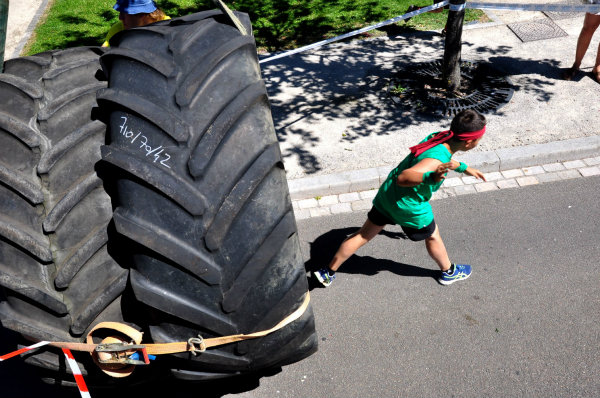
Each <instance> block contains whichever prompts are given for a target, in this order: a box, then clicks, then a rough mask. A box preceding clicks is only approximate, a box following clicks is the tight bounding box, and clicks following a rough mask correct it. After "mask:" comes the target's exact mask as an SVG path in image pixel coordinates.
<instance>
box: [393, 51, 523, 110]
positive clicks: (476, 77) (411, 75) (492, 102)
mask: <svg viewBox="0 0 600 398" xmlns="http://www.w3.org/2000/svg"><path fill="white" fill-rule="evenodd" d="M460 72H461V87H460V88H459V89H458V90H457V92H454V93H449V92H447V91H446V90H445V89H444V88H443V87H444V86H443V82H442V63H441V61H432V62H424V63H419V64H413V65H410V66H409V67H407V68H406V69H405V70H403V71H401V72H399V73H398V74H397V75H396V76H395V77H394V78H393V79H392V80H391V81H390V84H389V86H388V94H389V96H390V98H391V99H392V101H393V102H394V103H395V104H397V105H398V106H400V107H402V108H405V109H407V110H408V109H410V110H411V111H414V112H421V113H429V114H437V115H441V116H445V117H452V116H454V115H456V114H457V113H459V112H460V111H463V110H465V109H474V110H476V111H477V112H479V113H491V112H494V111H496V110H498V109H499V108H501V107H502V106H504V105H506V104H507V103H508V102H509V101H510V99H511V98H512V95H513V93H514V89H513V85H512V83H511V82H510V80H509V79H508V78H507V77H505V76H501V75H500V74H499V73H498V72H496V71H495V70H494V69H492V68H491V67H490V66H489V65H488V64H475V63H471V62H467V61H463V62H461V66H460Z"/></svg>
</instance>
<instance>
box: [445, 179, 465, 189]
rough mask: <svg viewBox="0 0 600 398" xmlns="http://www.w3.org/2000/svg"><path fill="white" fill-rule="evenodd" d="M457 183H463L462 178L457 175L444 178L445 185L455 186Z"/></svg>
mask: <svg viewBox="0 0 600 398" xmlns="http://www.w3.org/2000/svg"><path fill="white" fill-rule="evenodd" d="M457 185H463V182H462V179H461V178H459V177H451V178H446V179H445V180H444V186H445V187H455V186H457Z"/></svg>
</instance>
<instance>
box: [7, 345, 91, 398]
mask: <svg viewBox="0 0 600 398" xmlns="http://www.w3.org/2000/svg"><path fill="white" fill-rule="evenodd" d="M46 344H50V342H49V341H40V342H39V343H35V344H33V345H30V346H28V347H24V348H21V349H19V350H17V351H13V352H11V353H8V354H6V355H2V356H0V362H2V361H4V360H6V359H9V358H12V357H16V356H17V355H21V354H23V353H25V352H27V351H31V350H35V349H37V348H40V347H43V346H45V345H46ZM62 350H63V352H64V353H65V357H66V358H67V363H68V364H69V367H70V368H71V372H73V376H74V377H75V382H76V383H77V388H78V389H79V393H80V394H81V396H82V397H83V398H91V395H90V393H89V391H88V388H87V385H86V384H85V380H83V375H82V374H81V369H79V365H78V364H77V361H76V360H75V358H74V357H73V353H71V350H69V349H67V348H63V349H62Z"/></svg>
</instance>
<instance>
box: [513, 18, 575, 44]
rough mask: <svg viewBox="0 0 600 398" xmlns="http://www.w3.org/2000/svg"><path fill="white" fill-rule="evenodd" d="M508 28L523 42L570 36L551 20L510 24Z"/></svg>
mask: <svg viewBox="0 0 600 398" xmlns="http://www.w3.org/2000/svg"><path fill="white" fill-rule="evenodd" d="M508 27H509V29H510V30H512V31H513V33H514V34H515V35H517V37H518V38H519V39H521V41H522V42H528V41H535V40H545V39H553V38H555V37H563V36H568V34H567V32H565V31H564V30H562V29H561V28H560V26H558V25H557V24H555V23H554V21H552V20H551V19H538V20H535V21H528V22H517V23H511V24H508Z"/></svg>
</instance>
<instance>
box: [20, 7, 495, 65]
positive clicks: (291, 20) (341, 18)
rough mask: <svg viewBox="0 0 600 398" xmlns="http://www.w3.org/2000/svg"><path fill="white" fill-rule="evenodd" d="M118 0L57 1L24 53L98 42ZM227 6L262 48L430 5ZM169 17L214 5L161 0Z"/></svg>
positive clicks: (431, 18)
mask: <svg viewBox="0 0 600 398" xmlns="http://www.w3.org/2000/svg"><path fill="white" fill-rule="evenodd" d="M114 3H115V2H114V0H54V1H53V3H52V4H51V5H50V6H49V7H48V12H47V13H46V15H45V16H44V19H43V21H42V22H41V23H40V24H39V25H38V27H37V28H36V30H35V34H34V36H33V38H32V40H31V41H30V43H29V44H28V46H27V47H26V50H25V51H24V53H25V54H28V55H31V54H35V53H38V52H42V51H46V50H51V49H58V48H67V47H76V46H87V45H100V44H101V43H102V42H103V41H104V37H105V35H106V32H107V31H108V29H109V28H110V26H111V25H112V24H114V23H115V22H117V21H118V14H117V12H116V11H114V10H113V9H112V6H113V5H114ZM226 3H227V5H228V6H229V7H230V8H232V9H234V10H238V11H242V12H246V13H248V14H249V15H250V19H251V20H252V26H253V30H254V36H255V38H256V44H257V47H258V48H259V51H260V52H265V51H269V52H272V51H279V50H286V49H291V48H296V47H299V46H303V45H306V44H310V43H313V42H315V41H319V40H323V39H326V38H331V37H334V36H337V35H340V34H343V33H347V32H350V31H352V30H356V29H360V28H362V27H365V26H368V25H371V24H374V23H377V22H381V21H384V20H386V19H389V18H392V17H395V16H398V15H401V14H403V13H404V12H405V11H406V9H407V8H408V6H409V5H410V4H417V5H420V6H427V5H431V4H432V2H431V0H377V1H376V0H337V1H331V0H226ZM157 4H158V6H159V7H161V8H162V9H163V10H164V11H165V12H166V13H167V15H170V16H171V17H177V16H183V15H187V14H191V13H194V12H198V11H203V10H207V9H212V8H215V7H214V6H213V3H212V1H210V0H157ZM447 12H448V11H447V10H444V12H442V13H426V14H422V15H419V16H417V17H415V18H413V19H411V20H410V21H409V22H408V23H405V22H400V23H399V24H395V25H393V26H392V27H391V29H386V28H385V27H384V28H382V29H381V30H379V31H372V32H369V33H367V34H365V35H364V36H366V37H370V36H379V35H384V34H387V33H388V32H389V33H402V32H409V31H411V30H434V29H442V28H443V27H444V24H445V22H446V19H447ZM477 20H485V14H484V13H483V12H481V11H479V10H467V12H466V17H465V22H470V21H477Z"/></svg>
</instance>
